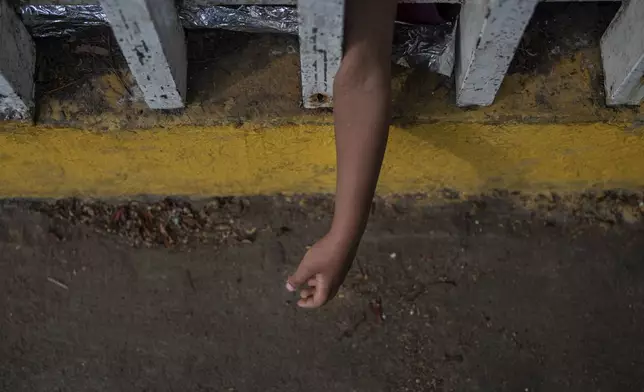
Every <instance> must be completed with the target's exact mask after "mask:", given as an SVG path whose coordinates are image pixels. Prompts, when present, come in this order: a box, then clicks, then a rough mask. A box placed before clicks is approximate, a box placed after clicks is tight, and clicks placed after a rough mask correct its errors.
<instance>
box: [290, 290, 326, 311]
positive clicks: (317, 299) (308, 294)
mask: <svg viewBox="0 0 644 392" xmlns="http://www.w3.org/2000/svg"><path fill="white" fill-rule="evenodd" d="M329 292H330V290H329V288H328V287H327V286H326V285H323V284H318V285H317V286H316V287H312V288H308V289H303V290H302V291H301V292H300V296H301V297H302V299H301V300H299V301H297V305H298V306H299V307H301V308H306V309H314V308H319V307H320V306H322V305H324V304H325V303H327V301H328V299H329Z"/></svg>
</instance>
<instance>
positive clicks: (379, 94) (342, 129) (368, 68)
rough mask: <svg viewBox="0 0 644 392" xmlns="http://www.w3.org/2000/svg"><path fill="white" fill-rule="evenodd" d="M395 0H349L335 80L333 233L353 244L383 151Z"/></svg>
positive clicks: (362, 226) (361, 226) (361, 227)
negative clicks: (345, 35) (339, 61)
mask: <svg viewBox="0 0 644 392" xmlns="http://www.w3.org/2000/svg"><path fill="white" fill-rule="evenodd" d="M395 4H396V1H395V0H348V4H347V6H348V9H347V12H348V14H349V18H352V16H353V18H352V19H350V22H349V23H348V26H347V41H346V50H345V56H344V59H343V62H342V67H341V69H340V71H339V72H338V76H337V78H336V84H335V92H334V98H335V105H334V106H335V108H336V109H335V130H336V149H337V163H338V175H337V191H336V207H335V214H334V218H333V225H332V233H335V234H338V237H341V238H343V239H346V240H347V241H350V242H352V244H355V245H357V243H358V242H359V240H360V238H361V236H362V233H363V231H364V229H365V226H366V223H367V220H368V216H369V210H370V207H371V200H372V199H373V195H374V191H375V188H376V184H377V182H378V176H379V174H380V167H381V164H382V159H383V156H384V153H385V148H386V144H387V136H388V130H389V121H390V105H391V76H390V75H391V63H390V61H391V60H390V56H391V40H392V35H393V19H394V14H395Z"/></svg>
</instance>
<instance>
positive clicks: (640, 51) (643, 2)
mask: <svg viewBox="0 0 644 392" xmlns="http://www.w3.org/2000/svg"><path fill="white" fill-rule="evenodd" d="M601 51H602V62H603V64H604V85H605V89H606V104H607V105H610V106H614V105H639V104H640V102H642V100H644V0H630V1H629V2H627V3H624V4H623V5H622V7H621V8H620V10H619V11H618V12H617V15H615V18H614V19H613V21H612V22H611V24H610V26H608V29H606V32H605V33H604V36H603V37H602V40H601Z"/></svg>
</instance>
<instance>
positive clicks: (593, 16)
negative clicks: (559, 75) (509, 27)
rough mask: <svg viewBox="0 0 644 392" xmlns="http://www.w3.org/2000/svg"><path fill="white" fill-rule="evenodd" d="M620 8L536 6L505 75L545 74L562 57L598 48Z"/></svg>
mask: <svg viewBox="0 0 644 392" xmlns="http://www.w3.org/2000/svg"><path fill="white" fill-rule="evenodd" d="M619 7H620V3H619V2H596V3H593V2H564V3H541V4H539V5H538V6H537V9H536V10H535V13H534V15H533V17H532V20H531V21H530V24H529V25H528V27H527V28H526V31H525V33H524V35H523V38H522V39H521V43H520V44H519V48H518V49H517V53H516V54H515V56H514V59H513V61H512V63H511V64H510V68H509V70H508V72H509V73H510V74H512V73H531V72H535V73H540V74H547V73H549V72H550V71H551V69H552V66H553V65H554V64H555V63H557V62H558V61H559V60H560V59H561V58H563V57H566V56H574V55H575V54H576V53H578V51H579V50H581V49H587V48H599V42H600V40H601V37H602V35H603V34H604V31H606V28H607V27H608V25H609V24H610V22H611V21H612V20H613V17H614V16H615V14H616V13H617V10H618V9H619ZM597 66H600V64H597Z"/></svg>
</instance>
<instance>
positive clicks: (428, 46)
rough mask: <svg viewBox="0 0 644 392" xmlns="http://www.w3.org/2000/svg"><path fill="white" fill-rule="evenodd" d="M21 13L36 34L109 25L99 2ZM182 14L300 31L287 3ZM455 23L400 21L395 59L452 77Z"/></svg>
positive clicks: (206, 23)
mask: <svg viewBox="0 0 644 392" xmlns="http://www.w3.org/2000/svg"><path fill="white" fill-rule="evenodd" d="M20 13H21V15H22V19H23V21H24V23H25V25H26V26H27V27H28V28H29V29H30V31H31V33H32V35H34V36H36V37H52V36H65V35H70V34H74V33H77V32H79V31H82V30H83V29H86V28H88V27H93V26H104V25H107V24H108V21H107V17H106V16H105V13H103V10H102V8H101V6H100V5H54V4H46V5H43V4H29V1H28V0H22V1H21V6H20ZM179 17H180V19H181V21H182V24H183V26H184V27H185V28H187V29H202V28H203V29H214V28H217V29H227V30H234V31H242V32H253V33H286V34H297V23H298V22H297V21H298V18H297V9H296V8H295V7H288V6H259V5H242V6H204V5H199V4H197V3H196V2H195V3H193V2H192V1H191V0H185V1H184V3H183V5H182V6H181V8H180V9H179ZM454 57H455V26H454V25H453V24H451V23H444V24H441V25H436V26H423V25H411V24H404V23H399V24H398V25H397V26H396V35H395V38H394V50H393V61H394V62H395V63H396V64H399V65H401V66H404V67H408V68H425V69H429V70H431V71H434V72H438V73H441V74H443V75H447V76H450V75H451V74H452V70H453V68H454Z"/></svg>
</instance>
